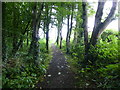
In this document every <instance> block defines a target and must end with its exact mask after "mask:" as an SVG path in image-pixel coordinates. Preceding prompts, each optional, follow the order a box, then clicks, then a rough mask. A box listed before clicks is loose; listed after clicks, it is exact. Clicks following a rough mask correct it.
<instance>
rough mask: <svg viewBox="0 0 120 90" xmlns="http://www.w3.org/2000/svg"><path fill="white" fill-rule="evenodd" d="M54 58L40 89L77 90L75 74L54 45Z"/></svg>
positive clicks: (39, 85)
mask: <svg viewBox="0 0 120 90" xmlns="http://www.w3.org/2000/svg"><path fill="white" fill-rule="evenodd" d="M52 51H53V58H52V60H51V62H50V66H49V69H48V70H47V74H46V75H45V76H46V77H45V79H44V81H43V82H42V83H38V85H37V87H38V88H41V87H42V88H75V81H76V80H75V78H74V77H75V74H74V73H73V72H72V71H70V69H69V68H70V66H69V65H68V64H67V62H66V59H65V57H64V54H63V53H62V52H61V51H60V50H59V49H58V48H57V47H56V46H55V45H54V44H52Z"/></svg>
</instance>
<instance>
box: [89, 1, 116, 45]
mask: <svg viewBox="0 0 120 90" xmlns="http://www.w3.org/2000/svg"><path fill="white" fill-rule="evenodd" d="M104 4H105V2H99V3H98V9H97V12H96V16H95V24H94V28H93V32H92V36H91V39H90V44H91V45H93V46H95V45H96V43H97V40H98V38H99V36H100V35H101V33H102V32H103V31H104V30H105V28H106V27H107V26H108V25H109V23H110V22H111V21H112V20H113V16H114V14H115V10H116V6H117V2H114V1H113V6H112V8H111V10H110V13H109V15H108V16H107V18H106V19H105V21H104V22H101V17H102V15H103V7H104Z"/></svg>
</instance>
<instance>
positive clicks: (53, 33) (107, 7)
mask: <svg viewBox="0 0 120 90" xmlns="http://www.w3.org/2000/svg"><path fill="white" fill-rule="evenodd" d="M89 4H90V5H91V6H92V7H93V9H94V10H95V11H96V10H97V5H98V3H97V2H94V3H93V2H89ZM111 7H112V1H107V2H106V3H105V8H104V14H103V17H102V19H103V20H104V19H105V17H107V15H108V13H109V12H110V9H111ZM117 12H118V10H116V13H117ZM94 19H95V14H94V15H91V16H90V17H88V31H89V32H92V30H93V26H94ZM64 23H65V24H64V25H63V27H62V36H63V39H65V38H66V34H67V20H64ZM73 26H75V21H73ZM106 29H113V30H115V31H118V19H116V20H114V21H112V22H111V23H110V24H109V25H108V26H107V28H106ZM42 33H43V31H42V30H41V29H40V37H41V38H43V34H42ZM49 36H50V40H53V42H55V41H56V38H57V28H56V26H52V27H51V25H50V32H49Z"/></svg>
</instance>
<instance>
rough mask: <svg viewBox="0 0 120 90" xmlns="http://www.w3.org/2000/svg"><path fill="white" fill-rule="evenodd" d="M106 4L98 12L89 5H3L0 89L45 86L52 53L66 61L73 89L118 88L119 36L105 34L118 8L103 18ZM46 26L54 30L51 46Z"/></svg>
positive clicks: (119, 83) (119, 84) (114, 5)
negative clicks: (91, 23) (90, 17)
mask: <svg viewBox="0 0 120 90" xmlns="http://www.w3.org/2000/svg"><path fill="white" fill-rule="evenodd" d="M106 2H107V1H106ZM106 2H97V4H98V6H97V7H96V9H97V11H94V10H93V8H92V6H90V4H89V2H2V88H40V87H41V88H42V86H39V85H37V84H38V83H39V84H40V83H41V82H43V81H44V77H45V74H46V73H47V72H48V69H49V67H50V66H51V65H52V62H51V60H53V61H55V60H56V62H57V61H59V60H58V58H57V57H55V56H54V55H55V54H54V53H55V52H54V51H53V49H54V50H55V51H57V50H58V51H61V53H62V54H60V55H62V56H60V55H58V57H65V59H67V60H66V62H67V64H68V65H69V66H70V67H69V70H70V71H71V72H73V73H74V75H75V76H74V77H73V78H74V79H75V80H76V81H75V83H73V84H75V88H118V87H120V61H119V59H120V53H119V48H118V43H119V33H118V31H115V30H112V29H109V30H108V29H106V27H107V26H108V25H109V24H110V23H111V22H112V21H114V20H115V19H116V18H118V15H116V13H115V12H116V8H117V2H113V1H112V2H111V3H112V7H111V8H110V12H109V13H108V15H107V16H106V17H105V18H103V14H104V13H105V12H103V9H104V5H105V3H106ZM93 14H95V21H91V22H94V27H93V30H92V32H91V33H89V32H88V17H89V16H92V15H93ZM65 21H66V22H67V28H66V29H64V30H65V31H67V34H66V38H65V39H64V38H63V35H62V34H63V33H62V32H63V29H62V28H63V25H64V24H65ZM74 22H75V26H73V23H74ZM50 26H55V27H56V31H57V34H56V37H57V38H56V39H55V42H52V41H51V40H50V37H51V36H50V34H49V33H50V30H52V29H51V28H50ZM40 30H42V31H43V36H44V37H43V38H41V37H40V35H39V32H40ZM52 45H53V47H56V48H52ZM57 53H59V52H56V54H57ZM54 57H55V58H54ZM63 59H64V58H63ZM56 68H57V67H56ZM56 68H54V69H56ZM51 69H52V68H51ZM56 70H57V69H56ZM64 70H66V69H64ZM59 74H61V73H59ZM69 75H71V74H69ZM49 76H50V75H49ZM56 78H57V77H56ZM70 79H72V78H70ZM54 80H55V79H54ZM57 82H59V81H56V83H57ZM71 82H72V81H71ZM51 85H53V86H55V85H54V84H51ZM59 86H60V85H59V84H58V87H57V88H61V87H62V88H65V86H68V88H69V86H70V85H69V84H68V85H66V84H65V85H63V86H61V87H59ZM45 88H48V87H47V86H46V87H45Z"/></svg>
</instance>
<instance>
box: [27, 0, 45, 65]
mask: <svg viewBox="0 0 120 90" xmlns="http://www.w3.org/2000/svg"><path fill="white" fill-rule="evenodd" d="M43 7H44V4H43V3H40V8H39V13H37V2H35V3H34V5H33V19H32V22H33V31H32V41H31V44H30V49H29V54H30V55H32V56H33V60H34V63H35V64H37V62H36V61H37V60H38V55H39V45H38V40H39V36H38V30H39V25H40V21H41V12H42V10H43Z"/></svg>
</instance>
